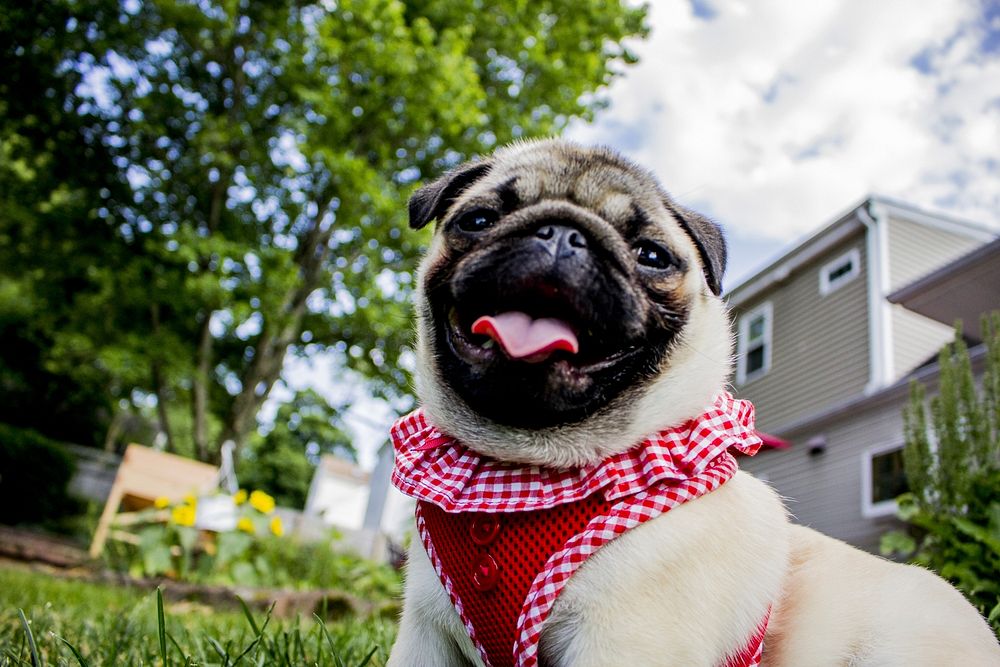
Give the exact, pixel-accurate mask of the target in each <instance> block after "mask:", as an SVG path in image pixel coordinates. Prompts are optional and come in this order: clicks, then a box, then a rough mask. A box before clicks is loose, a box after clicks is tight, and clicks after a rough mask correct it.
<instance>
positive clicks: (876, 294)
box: [855, 200, 894, 394]
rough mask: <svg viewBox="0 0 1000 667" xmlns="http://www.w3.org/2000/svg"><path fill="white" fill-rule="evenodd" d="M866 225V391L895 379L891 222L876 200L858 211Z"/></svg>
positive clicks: (862, 222) (873, 389)
mask: <svg viewBox="0 0 1000 667" xmlns="http://www.w3.org/2000/svg"><path fill="white" fill-rule="evenodd" d="M855 214H856V215H857V218H858V220H860V221H861V224H863V225H864V226H865V229H866V232H867V233H866V234H865V243H866V249H867V253H866V254H867V260H868V261H867V273H868V350H869V355H868V385H867V386H866V387H865V394H872V393H874V392H876V391H878V390H879V389H881V388H882V387H885V386H886V385H887V384H889V382H890V381H891V380H892V378H893V370H894V369H893V366H894V364H893V351H892V310H891V308H892V306H891V305H890V304H889V302H888V301H886V295H887V294H888V293H889V225H888V218H886V216H885V211H884V209H883V208H882V206H880V205H879V204H878V203H876V202H875V201H874V200H871V201H869V202H868V206H867V210H866V207H864V206H859V207H858V209H857V211H856V212H855Z"/></svg>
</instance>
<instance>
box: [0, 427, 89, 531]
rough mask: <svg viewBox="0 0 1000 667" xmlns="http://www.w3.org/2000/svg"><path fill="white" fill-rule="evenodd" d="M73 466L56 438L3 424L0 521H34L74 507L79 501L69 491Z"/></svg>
mask: <svg viewBox="0 0 1000 667" xmlns="http://www.w3.org/2000/svg"><path fill="white" fill-rule="evenodd" d="M74 468H75V464H74V461H73V458H72V457H71V456H70V454H69V452H67V451H66V448H65V447H64V446H63V445H61V444H60V443H58V442H56V441H55V440H49V439H48V438H46V437H44V436H42V435H39V434H38V433H36V432H35V431H30V430H26V429H20V428H14V427H13V426H9V425H7V424H0V523H7V524H16V523H33V522H38V521H42V520H48V519H53V518H57V517H60V516H65V515H66V514H69V513H72V512H73V511H75V510H76V509H77V508H78V505H77V503H76V502H75V501H73V500H72V499H71V498H70V497H69V496H68V495H67V492H66V485H67V484H68V483H69V480H70V478H71V477H72V476H73V471H74Z"/></svg>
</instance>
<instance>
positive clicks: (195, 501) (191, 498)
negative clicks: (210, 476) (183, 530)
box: [184, 493, 198, 507]
mask: <svg viewBox="0 0 1000 667" xmlns="http://www.w3.org/2000/svg"><path fill="white" fill-rule="evenodd" d="M184 502H186V503H187V504H188V505H191V506H192V507H194V506H195V505H197V504H198V498H197V497H196V496H195V495H194V494H193V493H189V494H187V495H186V496H184Z"/></svg>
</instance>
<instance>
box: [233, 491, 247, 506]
mask: <svg viewBox="0 0 1000 667" xmlns="http://www.w3.org/2000/svg"><path fill="white" fill-rule="evenodd" d="M246 501H247V491H246V489H240V490H239V491H237V492H236V495H235V496H233V502H234V503H236V504H237V505H242V504H243V503H245V502H246Z"/></svg>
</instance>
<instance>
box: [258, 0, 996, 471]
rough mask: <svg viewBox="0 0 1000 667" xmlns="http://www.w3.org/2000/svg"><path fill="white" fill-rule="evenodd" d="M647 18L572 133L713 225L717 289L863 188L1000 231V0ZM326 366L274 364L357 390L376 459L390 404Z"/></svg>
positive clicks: (329, 386) (687, 8)
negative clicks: (629, 56) (719, 269)
mask: <svg viewBox="0 0 1000 667" xmlns="http://www.w3.org/2000/svg"><path fill="white" fill-rule="evenodd" d="M650 25H651V28H652V32H651V35H650V38H649V39H648V40H646V41H645V42H642V43H638V44H636V50H637V51H638V53H639V54H640V56H641V58H642V60H641V62H640V64H639V65H638V66H636V67H633V68H629V69H628V70H627V72H626V74H625V75H624V76H623V77H621V78H620V79H618V81H617V82H616V83H615V84H613V86H612V87H611V88H610V89H609V90H608V91H607V95H608V97H609V99H610V101H611V105H610V107H609V108H608V109H606V110H605V111H603V112H602V113H601V114H600V115H599V117H598V118H597V119H596V120H595V122H593V123H590V124H582V123H577V124H574V125H572V126H571V128H570V129H569V132H568V136H569V137H570V138H572V139H575V140H578V141H581V142H584V143H588V144H608V145H611V146H613V147H615V148H618V149H619V150H621V151H623V152H625V153H626V154H628V155H629V156H630V157H631V158H633V159H634V160H636V161H638V162H640V163H641V164H644V165H645V166H647V167H649V168H651V169H652V170H653V171H654V172H655V173H656V174H657V176H658V177H659V178H660V179H661V181H662V182H663V184H664V185H665V186H666V188H667V189H668V190H669V191H670V192H671V193H672V194H673V195H674V196H675V197H676V198H677V199H678V200H680V201H681V202H683V203H684V204H686V205H688V206H691V207H693V208H696V209H698V210H700V211H702V212H703V213H707V214H709V215H711V216H713V217H714V218H715V219H716V220H717V221H719V222H720V223H722V224H723V225H724V226H725V228H726V230H727V233H728V237H729V243H730V251H731V254H730V258H731V259H730V269H729V272H728V275H727V279H726V283H725V284H726V286H727V287H732V286H734V285H736V284H737V283H738V282H739V281H740V280H741V279H744V278H746V277H749V275H751V273H752V272H753V270H754V269H757V268H761V267H762V266H763V265H765V264H766V263H768V261H769V260H771V259H773V258H774V257H775V256H777V255H778V254H779V253H781V252H782V250H783V249H784V248H786V247H788V246H789V245H791V244H793V243H794V242H795V241H796V240H798V239H800V238H802V237H803V236H806V235H808V234H810V233H812V232H814V231H816V230H817V229H818V228H820V227H821V226H823V225H825V224H827V223H829V222H830V221H832V220H833V219H835V218H837V217H838V216H839V215H840V214H841V213H843V212H845V211H846V210H848V209H849V208H850V207H852V206H854V205H855V204H857V203H858V202H860V201H861V200H862V199H863V198H864V197H865V196H866V195H867V194H868V193H871V192H877V193H879V194H885V195H890V196H894V197H896V198H899V199H902V200H905V201H909V202H912V203H914V204H917V205H920V206H924V207H927V208H931V209H939V210H945V211H947V212H950V213H952V214H956V215H961V216H965V217H968V218H970V219H974V220H978V221H981V222H984V223H987V224H994V225H998V227H1000V213H998V212H1000V4H998V2H997V0H992V1H991V2H989V3H984V2H979V1H962V0H949V1H947V2H920V3H916V2H912V1H907V0H879V2H871V1H870V0H809V1H808V2H802V1H801V0H754V1H753V2H750V1H749V0H747V1H745V2H744V1H739V0H731V1H730V0H655V1H654V2H652V3H651V14H650ZM332 363H333V361H332V359H329V358H318V359H313V360H312V362H311V364H312V367H311V368H310V367H309V364H307V363H306V362H304V361H302V360H294V359H293V360H290V363H289V364H288V367H287V368H286V372H285V377H286V378H287V379H288V380H289V381H290V384H292V385H293V386H302V385H312V386H316V387H317V388H318V389H319V390H320V391H322V392H324V393H326V394H328V395H344V393H345V392H346V394H347V395H351V396H353V397H354V399H355V401H356V403H355V405H356V409H354V410H352V411H351V412H350V413H349V414H348V416H347V421H348V423H349V425H350V427H351V428H352V430H353V431H354V432H355V434H356V442H357V444H358V446H359V449H360V450H361V462H362V465H364V466H365V467H371V466H372V465H374V452H375V449H376V447H377V446H378V445H379V444H381V443H382V442H383V441H384V439H385V434H386V431H387V428H388V424H389V422H390V420H391V419H392V413H391V411H389V410H388V408H387V407H386V406H384V405H382V404H381V403H378V402H373V401H370V400H366V399H365V398H364V396H363V387H362V386H361V385H360V384H356V383H353V382H344V381H343V380H341V381H340V382H335V381H334V378H343V375H342V373H341V372H339V370H338V369H337V368H334V367H333V366H331V364H332ZM281 396H282V392H281V391H276V395H275V399H279V398H280V397H281ZM273 403H274V401H272V402H271V404H272V405H273Z"/></svg>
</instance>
